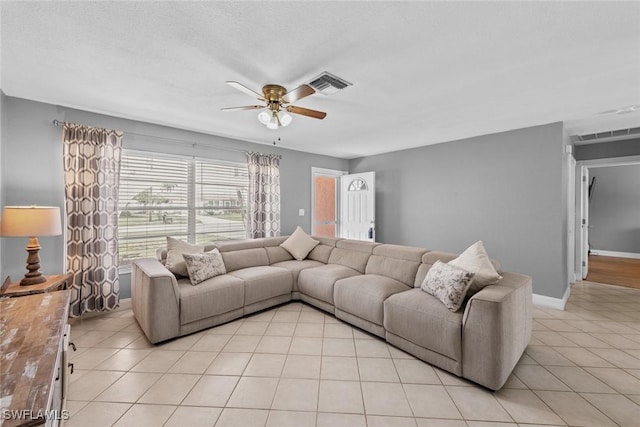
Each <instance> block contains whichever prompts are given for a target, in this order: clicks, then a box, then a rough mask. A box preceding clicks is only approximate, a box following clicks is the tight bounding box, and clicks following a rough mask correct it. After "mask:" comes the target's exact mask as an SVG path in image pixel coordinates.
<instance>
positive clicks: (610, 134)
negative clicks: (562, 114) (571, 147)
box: [571, 127, 640, 144]
mask: <svg viewBox="0 0 640 427" xmlns="http://www.w3.org/2000/svg"><path fill="white" fill-rule="evenodd" d="M638 136H640V127H636V128H629V129H618V130H611V131H606V132H597V133H588V134H584V135H571V141H573V142H574V143H583V144H587V143H589V144H590V143H594V142H605V141H610V140H614V139H629V138H635V137H638Z"/></svg>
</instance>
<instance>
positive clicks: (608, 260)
mask: <svg viewBox="0 0 640 427" xmlns="http://www.w3.org/2000/svg"><path fill="white" fill-rule="evenodd" d="M586 280H588V281H590V282H598V283H607V284H610V285H621V286H627V287H630V288H637V289H640V259H633V258H618V257H611V256H602V255H589V274H588V275H587V278H586Z"/></svg>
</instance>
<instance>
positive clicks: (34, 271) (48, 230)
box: [0, 206, 62, 286]
mask: <svg viewBox="0 0 640 427" xmlns="http://www.w3.org/2000/svg"><path fill="white" fill-rule="evenodd" d="M60 234H62V228H61V226H60V208H58V207H52V206H5V208H4V209H3V210H2V222H1V223H0V235H2V236H3V237H28V238H29V243H28V244H27V248H26V251H27V252H28V253H29V255H28V256H27V270H29V271H28V272H27V273H26V274H25V275H24V278H23V279H22V280H21V281H20V285H21V286H30V285H37V284H39V283H44V282H46V280H47V279H46V277H45V276H43V275H42V273H41V272H40V256H39V255H38V252H39V251H40V242H38V236H59V235H60Z"/></svg>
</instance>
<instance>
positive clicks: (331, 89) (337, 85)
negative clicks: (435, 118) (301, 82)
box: [308, 71, 352, 95]
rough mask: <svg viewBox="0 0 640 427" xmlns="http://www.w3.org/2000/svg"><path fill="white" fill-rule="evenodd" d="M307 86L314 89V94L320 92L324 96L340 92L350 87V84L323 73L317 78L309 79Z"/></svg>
mask: <svg viewBox="0 0 640 427" xmlns="http://www.w3.org/2000/svg"><path fill="white" fill-rule="evenodd" d="M308 85H309V86H311V87H312V88H314V89H315V90H316V92H320V93H322V94H324V95H331V94H334V93H336V92H338V91H341V90H342V89H344V88H346V87H347V86H351V85H352V84H351V83H349V82H348V81H346V80H344V79H342V78H340V77H338V76H335V75H333V74H331V73H329V72H327V71H325V72H324V73H322V74H320V75H319V76H317V77H315V78H313V79H311V81H310V82H309V83H308Z"/></svg>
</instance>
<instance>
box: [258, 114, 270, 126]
mask: <svg viewBox="0 0 640 427" xmlns="http://www.w3.org/2000/svg"><path fill="white" fill-rule="evenodd" d="M272 118H273V116H272V114H271V111H269V110H263V111H261V112H260V113H259V114H258V121H260V123H262V124H263V125H268V124H269V123H271V119H272Z"/></svg>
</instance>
